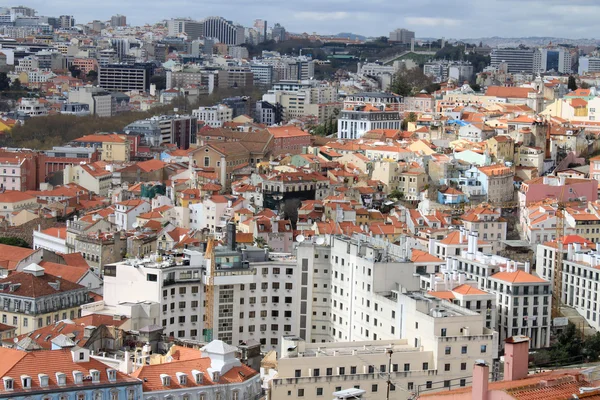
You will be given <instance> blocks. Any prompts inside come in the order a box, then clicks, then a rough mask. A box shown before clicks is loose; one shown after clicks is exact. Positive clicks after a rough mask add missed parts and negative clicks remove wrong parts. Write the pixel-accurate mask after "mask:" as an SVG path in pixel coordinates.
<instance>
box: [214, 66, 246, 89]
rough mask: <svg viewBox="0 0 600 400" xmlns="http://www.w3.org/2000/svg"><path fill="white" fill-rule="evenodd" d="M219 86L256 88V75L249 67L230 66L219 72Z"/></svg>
mask: <svg viewBox="0 0 600 400" xmlns="http://www.w3.org/2000/svg"><path fill="white" fill-rule="evenodd" d="M218 77H219V79H218V85H219V87H221V88H236V87H251V86H254V74H253V73H252V70H250V68H249V67H247V66H240V67H238V66H228V67H226V68H225V69H222V70H219V71H218Z"/></svg>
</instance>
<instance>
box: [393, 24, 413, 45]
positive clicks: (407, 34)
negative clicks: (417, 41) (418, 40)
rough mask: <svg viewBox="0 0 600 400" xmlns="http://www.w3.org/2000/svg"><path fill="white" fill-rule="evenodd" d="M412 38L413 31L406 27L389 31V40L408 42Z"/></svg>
mask: <svg viewBox="0 0 600 400" xmlns="http://www.w3.org/2000/svg"><path fill="white" fill-rule="evenodd" d="M414 38H415V33H414V32H413V31H409V30H408V29H404V28H400V29H396V30H394V31H392V32H390V42H399V43H403V44H410V43H411V41H412V40H413V39H414Z"/></svg>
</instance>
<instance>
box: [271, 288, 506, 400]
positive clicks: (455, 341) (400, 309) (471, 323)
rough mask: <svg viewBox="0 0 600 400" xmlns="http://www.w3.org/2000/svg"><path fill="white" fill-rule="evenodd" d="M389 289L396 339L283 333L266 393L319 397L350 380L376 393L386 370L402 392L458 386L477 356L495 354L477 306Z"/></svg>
mask: <svg viewBox="0 0 600 400" xmlns="http://www.w3.org/2000/svg"><path fill="white" fill-rule="evenodd" d="M395 294H396V296H395V309H394V310H390V311H392V312H397V317H398V321H399V327H400V330H399V331H398V334H397V337H398V338H397V339H388V340H372V341H334V342H329V343H318V344H317V343H315V344H308V343H306V341H304V340H302V339H301V338H298V337H284V338H283V339H282V345H281V349H280V354H281V355H282V356H281V358H280V359H279V360H278V371H277V372H278V374H277V377H276V378H275V379H273V380H272V381H271V398H275V399H280V398H281V399H285V398H299V397H303V396H306V397H308V398H319V396H321V395H324V394H325V393H332V392H334V391H339V390H342V389H347V388H350V387H354V388H357V389H362V390H366V391H367V393H369V399H382V400H383V399H385V398H386V390H387V383H386V382H387V378H388V372H390V375H389V376H390V380H391V382H392V385H391V386H390V392H391V393H392V395H393V398H401V397H397V396H410V394H409V393H414V392H417V391H419V389H421V390H424V389H428V390H441V389H443V388H449V387H451V386H465V385H466V384H467V381H468V377H469V375H470V373H469V368H470V365H472V364H473V363H474V362H475V360H476V359H484V360H486V361H487V362H488V363H491V362H492V361H493V360H494V359H495V358H496V357H497V347H496V346H495V345H494V343H495V342H496V338H495V336H496V334H495V332H494V331H493V330H491V329H488V328H485V327H484V325H483V316H482V315H480V314H479V313H476V312H474V311H470V310H467V309H464V308H462V307H459V306H456V305H454V304H451V303H449V302H446V301H441V300H439V299H436V298H434V297H432V296H425V295H423V294H421V293H419V292H409V293H406V294H400V293H398V292H396V293H395ZM380 315H381V313H373V315H372V316H373V317H376V316H380ZM400 321H401V322H400ZM374 329H377V328H376V327H375V328H374ZM399 337H402V339H400V338H399ZM317 358H318V359H317ZM388 368H389V371H388ZM399 392H400V393H402V394H400V393H399Z"/></svg>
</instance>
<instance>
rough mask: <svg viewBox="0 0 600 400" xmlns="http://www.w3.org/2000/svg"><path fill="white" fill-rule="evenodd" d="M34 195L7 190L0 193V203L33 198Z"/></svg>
mask: <svg viewBox="0 0 600 400" xmlns="http://www.w3.org/2000/svg"><path fill="white" fill-rule="evenodd" d="M35 199H36V197H35V196H32V195H30V194H28V193H24V192H19V191H18V190H7V191H5V192H3V193H0V203H17V202H20V201H27V200H35Z"/></svg>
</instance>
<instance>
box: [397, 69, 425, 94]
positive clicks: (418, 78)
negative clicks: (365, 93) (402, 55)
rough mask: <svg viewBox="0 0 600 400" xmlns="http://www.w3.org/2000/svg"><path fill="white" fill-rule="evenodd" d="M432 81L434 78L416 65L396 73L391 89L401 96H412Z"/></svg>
mask: <svg viewBox="0 0 600 400" xmlns="http://www.w3.org/2000/svg"><path fill="white" fill-rule="evenodd" d="M432 83H433V81H432V79H431V78H430V77H428V76H427V75H425V74H424V73H423V71H422V70H421V68H419V67H416V68H413V69H409V70H402V71H399V72H398V73H397V74H396V75H395V77H394V80H393V81H392V84H391V85H390V87H389V90H390V91H391V92H393V93H396V94H399V95H400V96H412V95H415V94H417V93H419V92H420V91H421V90H423V89H426V88H427V87H429V85H431V84H432Z"/></svg>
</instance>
